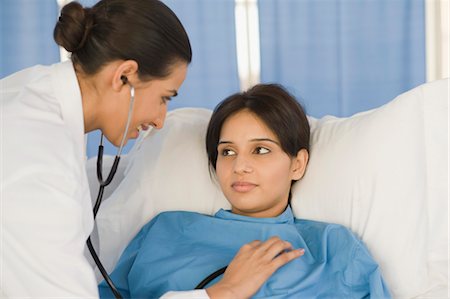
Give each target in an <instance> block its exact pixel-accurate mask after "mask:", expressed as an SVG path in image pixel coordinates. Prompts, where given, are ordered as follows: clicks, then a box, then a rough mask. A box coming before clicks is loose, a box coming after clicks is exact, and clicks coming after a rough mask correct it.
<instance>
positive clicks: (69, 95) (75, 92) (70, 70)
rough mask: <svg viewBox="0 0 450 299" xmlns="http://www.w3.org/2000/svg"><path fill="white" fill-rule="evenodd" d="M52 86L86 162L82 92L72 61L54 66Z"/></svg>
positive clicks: (80, 154) (64, 117) (65, 121)
mask: <svg viewBox="0 0 450 299" xmlns="http://www.w3.org/2000/svg"><path fill="white" fill-rule="evenodd" d="M52 67H53V70H54V71H53V72H52V84H53V89H54V90H55V95H56V97H57V98H58V100H59V102H60V104H61V113H62V118H63V120H64V123H65V124H66V125H67V127H68V129H69V130H68V131H69V132H70V134H72V138H73V140H74V141H75V142H76V147H78V151H79V152H78V156H79V158H80V161H83V162H84V161H85V160H86V151H85V146H84V144H85V141H84V117H83V104H82V99H81V91H80V87H79V85H78V79H77V76H76V74H75V69H74V67H73V63H72V61H70V60H68V61H65V62H61V63H57V64H54V65H53V66H52Z"/></svg>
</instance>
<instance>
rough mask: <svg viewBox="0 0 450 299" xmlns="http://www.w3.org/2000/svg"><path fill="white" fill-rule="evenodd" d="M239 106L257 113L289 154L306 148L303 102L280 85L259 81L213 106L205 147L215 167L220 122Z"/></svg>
mask: <svg viewBox="0 0 450 299" xmlns="http://www.w3.org/2000/svg"><path fill="white" fill-rule="evenodd" d="M242 110H248V111H250V112H251V113H253V114H255V115H256V116H257V117H259V118H260V119H261V120H262V121H263V122H264V123H265V124H266V126H267V127H269V129H271V130H272V132H273V133H274V134H275V135H276V136H277V137H278V139H279V141H280V145H281V148H282V149H283V151H284V152H286V153H287V154H288V155H289V156H290V157H295V156H297V153H298V151H299V150H301V149H306V150H307V151H308V152H309V134H310V128H309V123H308V119H307V117H306V114H305V111H304V109H303V108H302V106H301V105H300V104H299V103H298V102H297V100H296V99H295V98H294V97H293V96H292V95H291V94H290V93H289V92H288V91H286V90H285V89H284V88H283V87H282V86H281V85H277V84H258V85H255V86H254V87H252V88H250V89H249V90H248V91H245V92H242V93H236V94H233V95H231V96H229V97H228V98H226V99H225V100H223V101H222V102H221V103H220V104H219V105H218V106H217V107H216V108H215V110H214V112H213V114H212V116H211V120H210V121H209V125H208V129H207V132H206V151H207V153H208V160H209V164H210V165H211V166H212V167H213V168H214V170H215V169H216V163H217V146H218V143H219V138H220V133H221V130H222V126H223V124H224V123H225V121H226V120H227V119H228V118H229V117H231V116H232V115H234V114H236V113H237V112H239V111H242Z"/></svg>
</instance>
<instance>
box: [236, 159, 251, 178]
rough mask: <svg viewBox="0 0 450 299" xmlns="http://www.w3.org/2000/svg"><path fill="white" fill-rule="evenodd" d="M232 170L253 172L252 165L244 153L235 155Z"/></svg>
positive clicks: (240, 172)
mask: <svg viewBox="0 0 450 299" xmlns="http://www.w3.org/2000/svg"><path fill="white" fill-rule="evenodd" d="M233 170H234V172H235V173H237V174H243V173H251V172H253V167H252V165H251V163H250V161H249V159H247V157H246V156H245V155H237V157H236V159H235V160H234V169H233Z"/></svg>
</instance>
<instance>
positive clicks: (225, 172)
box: [99, 84, 390, 298]
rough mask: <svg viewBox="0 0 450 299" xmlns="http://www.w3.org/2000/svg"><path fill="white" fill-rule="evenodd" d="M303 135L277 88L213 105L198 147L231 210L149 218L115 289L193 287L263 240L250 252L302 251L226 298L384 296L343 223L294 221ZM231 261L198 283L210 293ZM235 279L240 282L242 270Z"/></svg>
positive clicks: (370, 263) (138, 291) (303, 163)
mask: <svg viewBox="0 0 450 299" xmlns="http://www.w3.org/2000/svg"><path fill="white" fill-rule="evenodd" d="M309 138H310V127H309V123H308V120H307V117H306V114H305V112H304V110H303V108H302V107H301V106H300V104H299V103H298V102H297V101H296V100H295V98H294V97H293V96H292V95H290V94H289V93H288V92H287V91H286V90H285V89H284V88H283V87H281V86H279V85H274V84H260V85H256V86H255V87H253V88H251V89H250V90H248V91H247V92H243V93H237V94H234V95H232V96H230V97H228V98H227V99H225V100H224V101H223V102H222V103H220V104H219V105H218V106H217V107H216V109H215V111H214V113H213V115H212V117H211V120H210V122H209V125H208V129H207V136H206V149H207V153H208V159H209V163H210V166H211V169H212V170H213V172H215V175H216V176H217V180H218V182H219V184H220V187H221V189H222V191H223V193H224V195H225V197H226V198H227V200H228V201H229V202H230V204H231V210H229V211H228V210H222V209H221V210H219V211H218V212H217V213H216V214H215V215H214V216H208V215H202V214H199V213H193V212H165V213H161V214H159V215H158V216H156V217H155V218H153V220H151V221H150V222H149V223H148V224H147V225H145V226H144V227H143V228H142V230H141V231H140V232H139V233H138V234H137V235H136V237H135V238H134V239H133V240H132V241H131V243H130V244H129V245H128V247H127V248H126V250H125V251H124V253H123V254H122V256H121V258H120V260H119V262H118V264H117V266H116V268H115V270H114V271H113V273H112V275H111V277H112V279H113V280H114V281H115V282H116V283H117V286H118V287H119V288H120V289H121V291H122V292H123V294H126V295H127V296H128V297H131V298H156V297H159V296H160V295H162V294H164V293H165V292H167V291H168V290H189V289H192V288H194V287H195V286H196V285H197V284H198V283H199V282H200V281H202V279H203V278H205V277H206V276H208V275H209V274H211V273H212V272H214V271H216V270H217V269H220V268H222V267H224V266H226V265H228V264H229V263H230V261H232V259H233V257H234V256H235V255H236V253H237V252H240V253H242V251H245V249H246V247H252V246H255V247H256V246H265V248H264V249H265V250H264V252H265V253H264V256H263V255H262V254H261V256H259V257H252V258H254V259H259V260H263V261H265V262H266V263H274V264H276V263H277V262H280V261H278V259H281V258H282V257H283V256H284V255H285V253H286V252H290V253H291V254H297V255H299V256H301V257H299V258H296V259H294V260H292V261H291V262H289V263H287V264H286V265H284V266H282V267H281V268H279V269H278V270H277V271H276V272H275V273H274V274H273V275H271V276H270V277H269V278H268V279H267V280H259V281H255V286H254V289H248V288H246V289H238V288H234V289H231V290H230V291H231V293H229V296H228V297H229V298H249V297H255V298H256V297H257V298H262V297H271V298H316V297H321V298H366V297H372V298H390V294H389V291H388V288H387V286H386V283H385V282H384V280H383V278H382V275H381V272H380V269H379V267H378V265H377V263H376V262H375V261H374V260H373V258H372V257H371V255H370V253H369V251H368V250H367V248H366V247H365V246H364V244H363V243H362V242H361V241H360V240H359V239H358V237H356V236H355V235H354V234H353V233H352V232H350V230H348V229H347V228H345V227H343V226H341V225H337V224H330V223H322V222H317V221H310V220H301V219H296V218H294V216H293V214H292V210H291V208H290V197H291V186H292V184H294V183H295V182H296V181H297V180H300V179H301V178H302V177H303V174H304V173H305V170H306V168H307V163H308V157H309ZM267 240H268V242H265V243H262V242H264V241H267ZM280 240H282V241H283V242H281V244H283V245H282V246H281V245H280V242H279V241H280ZM249 242H250V243H249ZM246 243H249V244H248V245H245V246H244V247H242V249H241V251H239V249H240V248H241V246H243V245H244V244H246ZM272 244H277V245H273V246H272ZM294 248H295V249H294ZM241 257H242V258H244V259H245V258H246V257H245V255H241ZM236 263H239V261H238V260H237V261H233V262H232V263H231V264H230V265H229V266H228V268H227V270H226V271H225V273H224V275H223V277H221V278H217V279H215V280H213V281H212V282H211V283H210V284H209V285H207V286H205V287H207V289H206V291H207V293H208V294H209V295H210V296H211V295H212V294H214V292H215V291H216V290H215V282H217V281H219V280H220V279H222V283H223V281H224V280H227V279H228V276H227V274H228V273H229V272H230V271H233V269H234V268H235V264H236ZM267 277H268V276H267ZM233 279H242V280H245V279H248V277H247V273H241V276H240V277H237V276H234V278H233ZM230 284H233V282H232V281H230ZM233 285H236V284H233ZM99 289H100V295H101V297H102V298H109V297H110V293H109V290H108V288H107V286H106V284H104V283H102V284H100V287H99Z"/></svg>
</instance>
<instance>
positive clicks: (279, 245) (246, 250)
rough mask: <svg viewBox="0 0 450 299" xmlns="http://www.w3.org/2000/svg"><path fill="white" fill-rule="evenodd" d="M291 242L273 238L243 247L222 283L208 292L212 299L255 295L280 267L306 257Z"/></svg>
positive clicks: (236, 298) (237, 298)
mask: <svg viewBox="0 0 450 299" xmlns="http://www.w3.org/2000/svg"><path fill="white" fill-rule="evenodd" d="M304 252H305V251H304V249H295V250H293V249H292V245H291V244H290V243H289V242H286V241H283V240H281V239H280V238H278V237H272V238H270V239H269V240H267V241H265V242H261V241H253V242H250V243H248V244H245V245H244V246H242V247H241V249H240V250H239V252H238V253H237V254H236V256H235V257H234V259H233V260H232V261H231V263H230V264H229V265H228V268H227V270H226V271H225V273H224V275H223V278H222V280H221V281H219V282H218V283H216V284H215V285H213V286H211V287H209V288H207V289H206V292H207V293H208V296H209V297H210V298H211V299H220V298H224V299H225V298H227V299H228V298H235V299H241V298H242V299H244V298H250V297H251V296H252V295H254V294H255V293H256V292H257V291H258V290H259V289H260V288H261V286H262V285H263V284H264V282H266V281H267V279H269V277H270V276H272V274H273V273H274V272H275V271H276V270H278V269H279V268H280V267H282V266H284V265H285V264H287V263H289V262H290V261H292V260H293V259H295V258H298V257H300V256H302V255H303V254H304Z"/></svg>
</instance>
